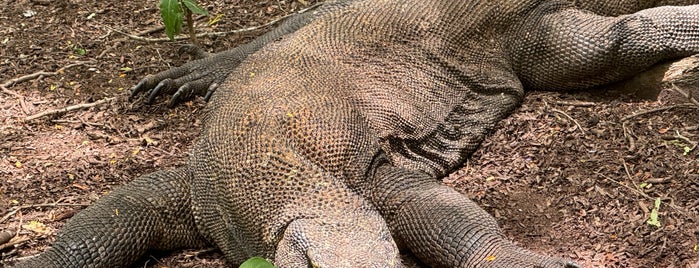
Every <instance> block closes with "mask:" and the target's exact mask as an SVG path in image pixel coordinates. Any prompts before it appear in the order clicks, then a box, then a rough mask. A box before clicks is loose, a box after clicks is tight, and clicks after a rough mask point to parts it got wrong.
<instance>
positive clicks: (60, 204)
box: [0, 203, 87, 223]
mask: <svg viewBox="0 0 699 268" xmlns="http://www.w3.org/2000/svg"><path fill="white" fill-rule="evenodd" d="M86 206H87V204H71V203H45V204H33V205H24V206H19V207H17V208H15V209H13V210H12V211H10V212H8V213H7V214H5V216H3V217H2V218H0V223H3V222H5V221H6V220H7V219H9V218H10V217H12V215H15V214H16V213H17V212H19V211H21V210H22V209H28V208H41V207H86Z"/></svg>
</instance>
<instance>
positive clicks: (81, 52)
mask: <svg viewBox="0 0 699 268" xmlns="http://www.w3.org/2000/svg"><path fill="white" fill-rule="evenodd" d="M73 52H75V54H78V55H80V56H85V54H87V50H85V49H84V48H81V47H79V46H74V47H73Z"/></svg>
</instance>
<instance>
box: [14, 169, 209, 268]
mask: <svg viewBox="0 0 699 268" xmlns="http://www.w3.org/2000/svg"><path fill="white" fill-rule="evenodd" d="M189 176H191V175H190V174H189V173H188V172H187V171H185V170H184V169H175V170H168V171H160V172H155V173H151V174H148V175H146V176H143V177H140V178H138V179H136V180H134V181H133V182H131V183H129V184H127V185H125V186H123V187H121V188H119V189H116V190H115V191H114V192H112V193H110V194H109V195H107V196H104V197H102V198H101V199H100V200H99V201H97V202H96V203H95V204H93V205H91V206H90V207H88V208H86V209H85V210H83V211H82V212H80V213H78V214H77V215H76V216H75V217H73V218H72V219H70V220H69V221H68V223H66V225H65V226H64V227H63V229H62V230H61V232H60V233H59V234H58V236H57V238H56V242H54V243H53V245H52V246H51V249H49V250H47V251H46V252H44V253H42V254H41V255H39V256H37V257H35V258H32V259H30V260H28V261H27V262H24V263H20V264H18V265H17V266H16V268H20V267H27V268H29V267H32V268H35V267H61V268H65V267H76V268H78V267H128V266H129V265H131V264H132V263H133V262H134V261H136V260H137V259H138V258H140V257H141V256H142V255H143V254H144V253H145V252H146V251H147V250H149V249H158V250H172V249H177V248H184V247H187V248H195V247H203V246H205V245H206V243H205V241H204V239H203V238H202V237H201V235H199V232H198V231H197V229H196V227H195V224H194V216H193V214H192V211H191V203H190V198H189V181H190V179H189Z"/></svg>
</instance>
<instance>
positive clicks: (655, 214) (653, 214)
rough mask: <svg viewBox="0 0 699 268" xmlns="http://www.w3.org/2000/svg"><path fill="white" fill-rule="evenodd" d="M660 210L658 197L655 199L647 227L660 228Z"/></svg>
mask: <svg viewBox="0 0 699 268" xmlns="http://www.w3.org/2000/svg"><path fill="white" fill-rule="evenodd" d="M659 209H660V197H658V198H656V199H655V206H654V207H653V210H651V211H650V218H648V221H646V223H648V224H649V225H653V226H655V227H658V228H660V226H661V225H660V220H658V210H659Z"/></svg>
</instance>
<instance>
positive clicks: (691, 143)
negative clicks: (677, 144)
mask: <svg viewBox="0 0 699 268" xmlns="http://www.w3.org/2000/svg"><path fill="white" fill-rule="evenodd" d="M674 138H676V139H680V140H683V141H685V142H687V143H689V144H690V145H692V148H690V149H689V151H694V149H696V148H697V145H699V142H696V141H693V140H690V139H689V138H687V137H685V136H682V134H680V132H679V131H675V136H674Z"/></svg>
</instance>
